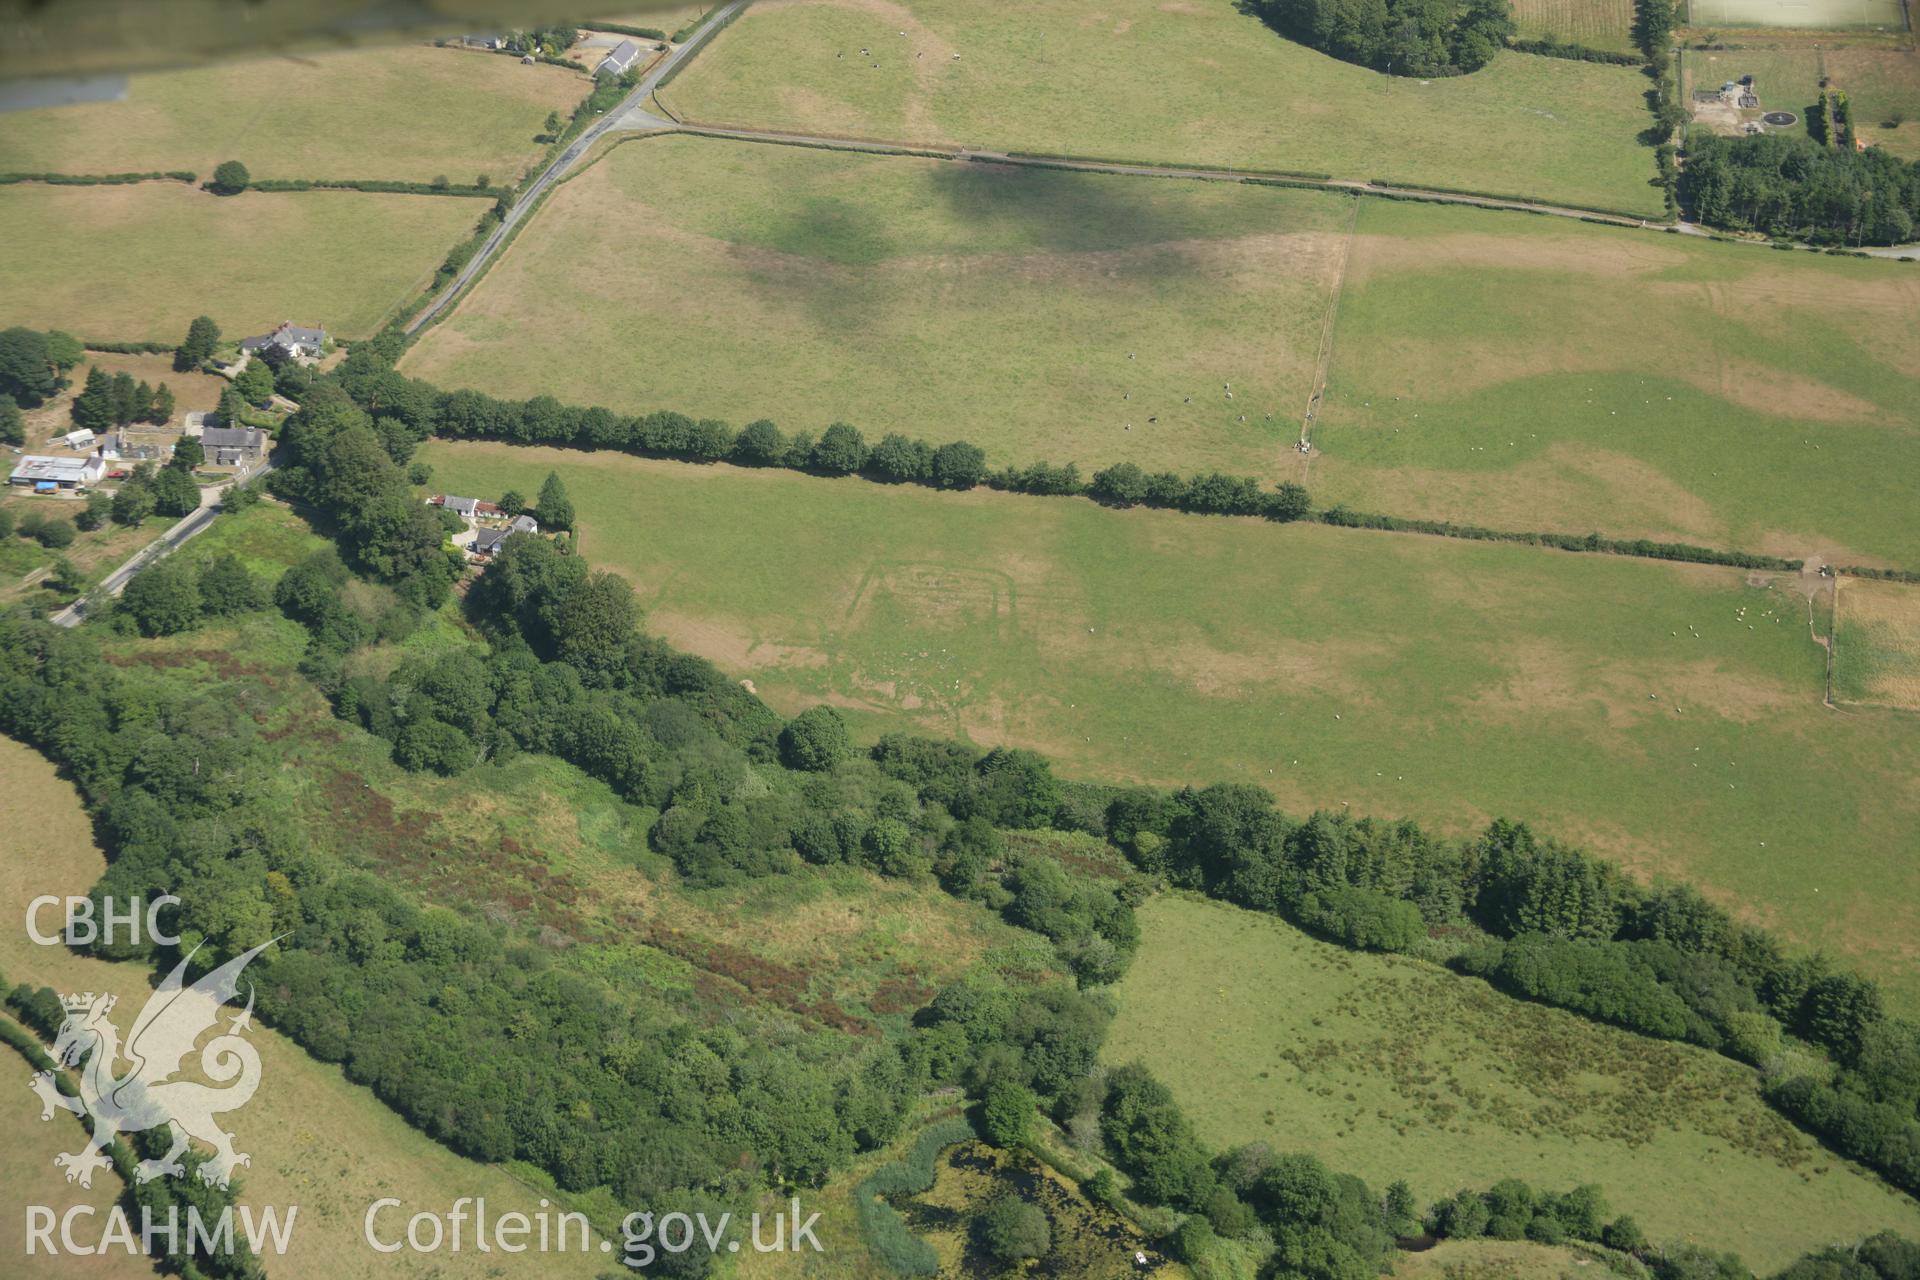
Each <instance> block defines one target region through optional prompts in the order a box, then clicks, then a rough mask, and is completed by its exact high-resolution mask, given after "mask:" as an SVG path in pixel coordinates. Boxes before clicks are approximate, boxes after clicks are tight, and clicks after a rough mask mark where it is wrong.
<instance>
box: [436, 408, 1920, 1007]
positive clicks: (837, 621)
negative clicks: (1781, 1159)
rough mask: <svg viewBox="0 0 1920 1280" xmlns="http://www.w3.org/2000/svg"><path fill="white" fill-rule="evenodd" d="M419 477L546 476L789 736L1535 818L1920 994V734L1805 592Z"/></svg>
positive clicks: (847, 504)
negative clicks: (1916, 831)
mask: <svg viewBox="0 0 1920 1280" xmlns="http://www.w3.org/2000/svg"><path fill="white" fill-rule="evenodd" d="M421 457H422V458H423V459H425V460H426V461H428V462H430V463H432V465H433V466H434V468H435V477H436V481H435V482H436V484H443V485H446V486H449V487H450V488H452V489H453V490H454V491H456V492H466V493H474V494H480V495H491V494H496V493H499V492H502V491H504V490H506V489H509V488H515V489H520V490H521V491H523V492H526V491H529V490H530V489H533V488H537V487H538V486H539V483H540V481H541V479H542V478H543V477H544V476H545V475H546V473H547V471H548V470H550V469H552V470H558V471H559V473H560V474H561V476H562V478H563V479H564V480H565V482H566V484H567V486H568V489H569V491H570V492H571V494H572V495H573V499H574V502H575V504H576V506H577V508H578V510H579V512H580V517H581V520H582V523H583V527H584V538H583V543H584V546H585V548H586V551H587V554H588V555H589V556H590V557H591V558H592V559H593V560H594V562H595V563H596V564H601V565H607V566H610V567H618V568H621V569H623V570H624V571H625V572H627V573H628V574H630V575H631V577H632V579H633V580H634V581H635V583H636V584H637V589H638V591H639V595H640V600H641V603H642V605H643V607H644V608H645V609H646V611H647V622H646V625H647V626H648V628H649V629H650V630H653V631H654V632H656V633H657V634H661V635H663V636H665V637H666V638H668V639H669V640H671V641H672V642H674V643H675V644H677V645H680V646H682V647H685V648H689V649H691V650H693V651H696V652H700V653H702V654H704V655H705V656H708V657H710V658H712V659H714V660H715V661H716V662H719V663H720V664H721V665H722V667H723V669H725V670H726V671H727V672H728V674H729V675H732V676H733V677H735V678H737V679H747V680H751V681H752V682H753V685H754V687H755V688H756V689H757V690H759V691H760V693H761V694H762V695H763V696H764V697H766V698H768V699H769V700H770V701H771V703H772V704H773V705H774V706H775V707H777V708H779V709H781V710H782V711H784V712H786V713H788V714H791V713H793V712H796V711H798V710H800V709H801V708H803V707H806V706H810V705H814V704H816V703H820V702H829V703H833V704H835V705H839V706H841V707H844V708H847V709H848V711H849V714H850V715H851V716H852V717H853V719H854V721H855V723H856V726H857V727H858V729H859V730H860V732H862V733H863V734H865V735H867V736H869V737H871V736H874V735H877V734H879V733H880V732H883V731H887V730H895V729H899V730H912V731H916V732H921V733H930V734H941V735H958V736H963V737H965V738H967V739H969V740H971V741H973V742H975V743H979V744H982V745H988V744H996V743H1006V744H1010V745H1019V746H1030V747H1036V748H1039V749H1042V750H1045V751H1047V752H1049V753H1050V754H1051V755H1052V756H1053V758H1054V759H1055V760H1056V762H1057V766H1058V767H1059V768H1060V770H1061V771H1062V772H1063V773H1065V774H1066V775H1068V776H1071V777H1081V778H1090V779H1099V780H1102V781H1109V782H1125V781H1133V780H1138V781H1143V782H1152V783H1157V784H1171V785H1179V784H1181V783H1186V782H1194V783H1208V782H1215V781H1238V782H1248V783H1254V784H1257V785H1260V786H1264V787H1267V788H1269V789H1270V790H1272V791H1273V793H1274V794H1275V795H1276V796H1278V797H1279V798H1280V800H1281V802H1282V804H1283V805H1284V806H1285V807H1286V808H1287V809H1289V810H1290V811H1292V812H1295V813H1300V814H1304V813H1306V812H1308V811H1310V810H1312V809H1313V808H1316V807H1324V808H1329V809H1340V808H1342V807H1347V808H1350V809H1351V810H1352V811H1353V812H1355V813H1362V814H1372V815H1376V816H1380V817H1400V816H1407V817H1412V818H1415V819H1417V820H1419V821H1421V822H1423V823H1427V824H1430V825H1432V826H1434V827H1436V828H1439V829H1443V830H1448V831H1456V832H1458V831H1467V830H1471V829H1474V828H1475V827H1476V826H1478V825H1480V824H1483V823H1484V822H1485V821H1487V820H1488V819H1489V818H1492V817H1495V816H1507V817H1512V818H1524V819H1526V820H1528V821H1530V822H1532V823H1534V824H1535V825H1536V826H1537V827H1539V828H1541V829H1543V830H1547V831H1551V832H1554V833H1556V834H1558V835H1561V836H1563V837H1566V838H1569V839H1574V840H1578V841H1585V842H1588V843H1589V844H1590V845H1592V846H1593V847H1595V848H1596V849H1597V850H1599V851H1601V852H1603V853H1604V854H1606V855H1607V856H1610V857H1613V858H1617V859H1620V860H1622V861H1624V862H1625V863H1627V864H1628V865H1630V866H1631V867H1633V868H1634V869H1635V870H1637V871H1639V872H1641V873H1643V874H1646V875H1655V874H1659V875H1669V876H1678V877H1683V878H1685V879H1688V880H1692V881H1694V882H1696V883H1699V884H1701V885H1703V886H1705V887H1706V888H1707V890H1708V891H1709V892H1710V893H1711V894H1713V895H1714V896H1715V897H1716V898H1717V899H1718V900H1719V901H1721V902H1723V903H1725V904H1726V905H1727V906H1728V907H1729V908H1730V909H1732V910H1735V911H1736V912H1739V913H1740V914H1741V915H1742V916H1743V917H1744V918H1747V919H1751V920H1755V921H1758V922H1764V923H1768V924H1771V925H1773V926H1775V927H1777V928H1780V929H1781V930H1782V931H1783V932H1785V933H1786V934H1788V935H1789V936H1790V937H1792V938H1794V939H1796V940H1797V941H1798V942H1800V943H1801V944H1803V945H1806V946H1810V947H1811V946H1820V947H1824V948H1826V949H1828V950H1829V951H1830V952H1832V953H1834V954H1836V955H1844V956H1846V957H1847V958H1848V959H1849V960H1850V962H1852V963H1856V964H1859V965H1861V966H1863V967H1864V968H1867V969H1868V970H1870V971H1871V972H1873V973H1875V974H1876V975H1877V976H1879V977H1880V978H1881V979H1882V980H1883V981H1885V982H1886V983H1887V984H1888V988H1889V991H1890V993H1891V994H1892V999H1893V1001H1894V1003H1896V1004H1897V1005H1901V1006H1904V1007H1911V1006H1912V1005H1913V1003H1914V1001H1915V1000H1917V999H1920V986H1916V978H1917V976H1920V968H1916V967H1915V965H1914V963H1913V961H1914V958H1915V957H1914V956H1913V955H1912V954H1911V949H1910V947H1909V944H1908V941H1907V940H1908V939H1911V938H1912V937H1913V936H1914V928H1913V905H1914V904H1915V903H1920V879H1917V878H1916V877H1917V876H1920V869H1917V868H1916V867H1915V865H1914V863H1913V859H1912V858H1911V856H1910V851H1911V849H1912V839H1911V831H1912V829H1913V827H1914V825H1915V824H1916V823H1920V785H1916V783H1915V782H1914V778H1915V777H1916V775H1920V758H1917V757H1916V754H1915V753H1916V751H1917V750H1920V740H1916V738H1915V736H1914V734H1913V733H1912V728H1911V723H1910V720H1909V718H1908V717H1907V716H1906V715H1904V714H1903V713H1898V712H1894V711H1887V710H1879V709H1862V710H1861V711H1860V712H1858V713H1856V714H1852V715H1848V716H1844V717H1835V716H1834V715H1833V714H1832V713H1831V712H1830V711H1828V710H1827V709H1825V708H1824V707H1823V706H1822V705H1821V690H1822V687H1823V683H1824V677H1825V657H1826V655H1825V653H1824V651H1823V650H1822V649H1821V648H1819V647H1818V646H1817V645H1815V644H1814V643H1813V642H1812V640H1811V639H1810V638H1809V635H1808V631H1807V621H1806V613H1805V609H1806V605H1805V601H1804V598H1802V597H1800V596H1799V595H1798V594H1797V584H1796V583H1794V582H1792V581H1787V580H1781V581H1775V580H1773V579H1771V578H1769V577H1767V576H1766V575H1757V576H1753V577H1752V580H1751V581H1750V580H1749V575H1747V574H1744V573H1741V572H1738V571H1733V570H1725V569H1714V568H1706V567H1699V566H1685V565H1672V564H1661V563H1656V562H1649V561H1636V560H1627V559H1621V558H1616V557H1604V556H1581V555H1572V554H1566V553H1559V552H1549V551H1542V550H1539V549H1536V548H1529V547H1516V546H1501V545H1487V544H1472V543H1462V542H1456V541H1449V540H1442V539H1434V538H1422V537H1412V536H1396V535H1387V534H1374V533H1363V532H1356V531H1346V530H1338V529H1330V528H1326V527H1324V526H1284V527H1281V526H1273V525H1268V524H1264V523H1261V522H1258V521H1252V520H1226V519H1211V518H1200V517H1194V516H1185V515H1180V514H1178V513H1168V512H1148V511H1133V512H1115V511H1108V510H1104V509H1102V508H1100V507H1097V506H1095V505H1094V504H1092V503H1089V502H1085V501H1080V500H1066V499H1044V498H1026V497H1020V496H1016V495H1006V494H997V493H989V492H974V493H967V494H943V493H935V492H930V491H927V490H921V489H909V488H895V487H890V486H884V485H875V484H871V483H868V482H864V481H859V480H845V481H840V480H820V479H814V478H811V477H806V476H800V475H795V474H792V473H787V472H769V471H746V470H740V469H736V468H729V467H689V466H685V465H682V464H676V463H665V462H649V461H645V460H641V459H636V458H631V457H627V456H624V455H618V454H583V453H580V452H576V451H567V450H550V449H532V448H524V447H517V446H508V445H491V444H467V445H448V444H439V443H430V444H428V445H426V446H424V447H423V448H422V450H421ZM907 566H911V568H908V567H907ZM989 583H992V584H997V585H996V586H995V587H994V589H993V590H992V591H989V590H988V589H987V584H989ZM1823 630H1824V628H1823ZM1143 655H1145V656H1143ZM1654 695H1657V696H1654ZM1763 842H1764V844H1763ZM1813 888H1818V889H1819V890H1820V892H1819V893H1812V892H1811V891H1810V890H1811V889H1813Z"/></svg>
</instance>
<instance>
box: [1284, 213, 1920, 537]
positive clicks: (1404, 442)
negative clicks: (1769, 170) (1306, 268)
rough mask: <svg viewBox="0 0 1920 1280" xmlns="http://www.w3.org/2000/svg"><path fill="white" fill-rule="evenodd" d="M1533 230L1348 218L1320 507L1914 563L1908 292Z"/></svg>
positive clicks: (1660, 240)
mask: <svg viewBox="0 0 1920 1280" xmlns="http://www.w3.org/2000/svg"><path fill="white" fill-rule="evenodd" d="M1549 221H1552V220H1541V219H1532V220H1528V219H1502V218H1499V217H1498V215H1494V214H1488V213H1484V212H1478V211H1471V210H1455V209H1437V208H1432V207H1411V206H1395V205H1384V204H1378V203H1366V204H1363V206H1362V208H1361V210H1360V217H1359V223H1358V228H1359V234H1358V235H1357V237H1356V240H1355V244H1354V248H1353V254H1352V258H1351V263H1350V267H1349V271H1348V276H1347V283H1346V288H1345V290H1344V291H1343V294H1342V298H1341V303H1340V310H1339V315H1338V320H1337V324H1336V331H1335V338H1334V354H1333V365H1332V371H1331V374H1330V376H1329V379H1328V387H1327V392H1326V396H1325V399H1324V402H1323V404H1322V407H1321V410H1320V413H1319V416H1318V419H1317V420H1316V422H1315V424H1314V430H1313V439H1314V443H1315V445H1316V446H1317V447H1318V449H1319V450H1320V452H1319V453H1317V454H1316V456H1315V457H1314V458H1313V459H1312V461H1311V462H1310V463H1307V464H1305V465H1304V466H1301V467H1299V471H1300V473H1301V474H1303V475H1304V476H1305V478H1306V480H1307V482H1308V483H1309V485H1310V487H1311V489H1312V490H1313V492H1314V495H1315V497H1316V499H1317V500H1318V501H1320V502H1322V503H1326V504H1332V503H1334V502H1341V501H1344V502H1347V503H1349V504H1351V505H1353V506H1356V507H1360V508H1363V509H1367V510H1385V511H1391V512H1394V513H1396V514H1409V515H1411V514H1417V515H1421V516H1426V517H1430V518H1437V519H1450V520H1455V521H1460V522H1463V523H1476V524H1488V525H1494V526H1501V527H1521V528H1534V529H1552V530H1556V531H1562V532H1572V533H1585V532H1589V531H1593V530H1599V531H1602V532H1606V533H1611V534H1616V535H1623V536H1645V537H1655V538H1668V539H1679V540H1686V541H1693V542H1700V543H1707V544H1710V545H1718V546H1736V547H1742V548H1759V547H1762V546H1767V547H1779V548H1785V550H1784V551H1782V552H1779V553H1780V554H1787V555H1800V556H1804V555H1811V554H1816V553H1819V554H1824V555H1827V556H1828V557H1829V558H1836V557H1840V556H1843V555H1853V556H1863V557H1865V558H1866V559H1867V560H1868V561H1869V562H1892V563H1904V561H1905V560H1907V559H1910V558H1911V557H1912V552H1913V548H1914V547H1915V546H1920V515H1916V510H1915V508H1914V505H1913V504H1912V503H1911V502H1909V501H1906V500H1905V499H1904V498H1903V497H1902V496H1901V492H1900V489H1899V485H1898V484H1897V482H1896V481H1895V480H1894V479H1893V477H1895V476H1898V475H1903V474H1910V473H1911V472H1912V470H1913V469H1914V468H1915V467H1916V466H1920V423H1916V421H1915V419H1914V417H1913V414H1912V412H1911V409H1910V407H1909V406H1910V405H1911V404H1912V403H1913V401H1914V399H1915V397H1916V396H1920V362H1917V359H1916V356H1915V354H1914V351H1913V344H1912V343H1911V342H1903V341H1901V340H1900V337H1899V335H1904V334H1910V333H1911V331H1912V328H1913V325H1914V323H1915V321H1916V320H1920V279H1915V278H1912V277H1911V276H1910V274H1909V273H1904V272H1901V271H1899V270H1898V269H1897V267H1895V268H1893V269H1889V266H1888V264H1886V263H1881V262H1858V261H1851V260H1836V259H1831V258H1817V257H1814V256H1812V255H1807V254H1796V255H1792V256H1791V258H1789V256H1788V255H1783V254H1771V253H1764V252H1759V251H1756V250H1753V249H1751V248H1748V247H1745V246H1734V245H1720V244H1712V243H1705V242H1699V241H1695V240H1689V239H1685V238H1682V237H1678V236H1674V237H1661V236H1648V235H1645V234H1642V233H1636V232H1632V231H1612V230H1607V229H1602V228H1597V227H1589V226H1581V225H1578V224H1570V223H1556V224H1555V225H1551V226H1549V225H1546V223H1547V222H1549ZM1789 491H1790V492H1791V494H1792V498H1791V500H1790V501H1785V500H1783V499H1782V494H1783V493H1786V492H1789ZM1841 562H1842V563H1845V562H1847V561H1845V560H1844V559H1843V560H1841Z"/></svg>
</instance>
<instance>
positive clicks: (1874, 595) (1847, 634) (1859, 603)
mask: <svg viewBox="0 0 1920 1280" xmlns="http://www.w3.org/2000/svg"><path fill="white" fill-rule="evenodd" d="M1838 597H1839V603H1838V606H1837V611H1836V616H1835V621H1834V644H1833V692H1834V696H1835V697H1836V698H1838V699H1840V700H1841V701H1843V702H1874V703H1879V704H1881V705H1883V706H1889V707H1900V708H1902V709H1904V710H1907V711H1920V588H1915V587H1911V586H1906V585H1903V584H1901V583H1897V582H1875V581H1873V580H1872V579H1867V578H1842V579H1840V581H1839V583H1838Z"/></svg>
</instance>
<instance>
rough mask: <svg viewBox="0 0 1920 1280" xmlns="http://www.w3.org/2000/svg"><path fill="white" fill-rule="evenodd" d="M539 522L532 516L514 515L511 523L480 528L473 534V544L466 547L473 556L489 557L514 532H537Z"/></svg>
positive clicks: (538, 530)
mask: <svg viewBox="0 0 1920 1280" xmlns="http://www.w3.org/2000/svg"><path fill="white" fill-rule="evenodd" d="M538 532H540V522H539V521H537V520H535V519H534V518H533V517H532V516H515V517H514V518H513V520H512V522H511V523H509V524H505V525H500V526H497V527H493V528H485V529H481V530H480V531H479V532H478V533H476V534H474V536H473V544H472V545H471V546H469V547H468V548H467V550H468V552H469V553H470V554H472V555H475V556H485V557H488V558H491V557H492V556H493V555H494V554H495V553H496V552H498V551H499V550H500V546H501V544H502V543H504V542H506V540H507V539H508V538H511V537H512V536H513V535H514V534H516V533H538Z"/></svg>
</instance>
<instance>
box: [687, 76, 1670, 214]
mask: <svg viewBox="0 0 1920 1280" xmlns="http://www.w3.org/2000/svg"><path fill="white" fill-rule="evenodd" d="M660 105H661V107H662V109H663V110H666V111H667V112H668V113H669V115H670V116H671V117H672V119H673V120H674V121H675V122H676V123H678V125H679V128H678V129H673V130H661V131H659V132H673V133H685V134H690V135H692V136H694V137H705V138H720V139H724V140H731V141H736V142H758V143H763V144H766V145H772V146H781V145H784V146H796V147H804V146H812V147H817V148H819V149H821V150H829V151H830V150H857V151H864V152H868V153H870V154H875V155H907V156H918V157H923V158H926V159H941V160H966V161H972V162H975V163H981V164H1011V165H1019V166H1022V167H1024V168H1029V169H1048V168H1051V169H1061V170H1066V171H1070V172H1078V173H1107V174H1113V175H1115V176H1118V177H1147V178H1181V179H1186V180H1189V181H1204V182H1245V183H1249V184H1254V185H1285V186H1298V187H1302V188H1306V189H1312V190H1323V191H1334V192H1350V193H1354V194H1359V195H1372V196H1380V197H1383V198H1387V199H1415V200H1432V201H1435V202H1437V203H1448V204H1471V205H1474V206H1476V207H1480V208H1493V209H1513V210H1516V211H1519V212H1526V213H1545V214H1554V215H1557V216H1561V217H1574V218H1584V219H1589V220H1593V219H1600V220H1606V221H1608V222H1610V223H1612V224H1613V225H1617V226H1624V227H1635V228H1653V229H1660V230H1664V229H1665V228H1666V227H1669V226H1672V225H1674V224H1673V223H1671V222H1669V221H1668V220H1666V219H1665V218H1663V217H1661V216H1660V215H1657V214H1639V213H1631V212H1628V211H1626V210H1623V209H1603V208H1597V207H1594V206H1589V205H1578V204H1566V203H1559V202H1552V201H1545V200H1536V199H1534V198H1533V197H1531V196H1515V195H1503V194H1500V193H1498V192H1491V191H1472V190H1468V189H1466V188H1462V187H1440V186H1428V185H1422V184H1420V183H1413V182H1398V181H1391V180H1388V179H1383V178H1338V177H1335V176H1333V175H1332V174H1328V173H1319V172H1315V171H1311V170H1302V169H1252V168H1243V167H1240V166H1236V165H1217V164H1208V165H1171V164H1165V163H1162V162H1160V161H1156V160H1123V159H1118V158H1115V157H1111V156H1080V155H1069V154H1065V153H1060V152H1045V151H996V150H994V149H992V148H990V147H983V146H974V145H969V144H962V143H932V142H913V141H903V140H900V139H894V138H873V137H867V136H865V135H861V134H832V133H814V132H811V131H809V130H805V129H767V128H762V127H759V126H756V125H747V124H736V123H732V122H729V121H716V120H701V119H697V118H694V117H689V116H683V115H681V114H679V113H678V112H674V111H672V109H671V108H669V107H668V106H667V104H666V103H665V102H664V101H662V102H661V104H660Z"/></svg>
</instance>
